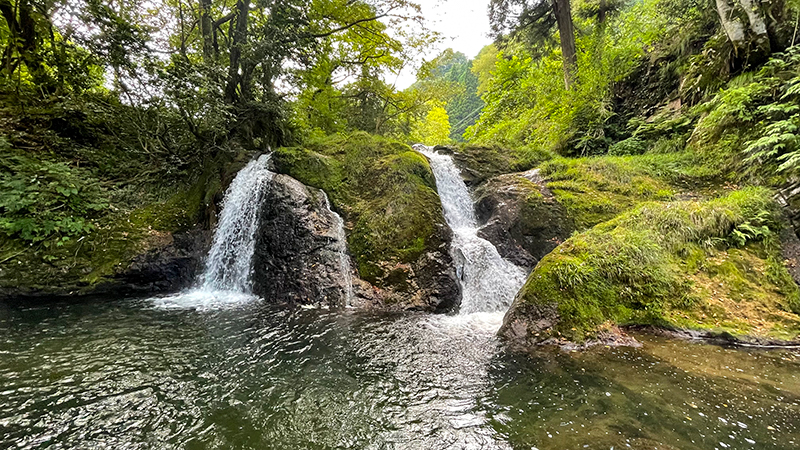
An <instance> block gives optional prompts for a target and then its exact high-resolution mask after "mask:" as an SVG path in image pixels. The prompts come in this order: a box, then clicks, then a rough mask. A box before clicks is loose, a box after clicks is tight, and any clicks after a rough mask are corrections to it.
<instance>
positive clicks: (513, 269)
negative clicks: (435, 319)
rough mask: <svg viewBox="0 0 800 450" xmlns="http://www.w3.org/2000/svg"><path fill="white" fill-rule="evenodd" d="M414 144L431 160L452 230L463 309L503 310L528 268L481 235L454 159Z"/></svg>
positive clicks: (479, 310) (453, 251) (464, 312)
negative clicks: (520, 265) (501, 253)
mask: <svg viewBox="0 0 800 450" xmlns="http://www.w3.org/2000/svg"><path fill="white" fill-rule="evenodd" d="M414 148H415V149H416V150H417V151H419V152H420V153H422V154H423V155H425V156H426V157H427V158H428V160H429V161H430V163H431V169H433V174H434V176H435V177H436V188H437V189H438V191H439V197H440V198H441V199H442V208H443V209H444V218H445V220H446V221H447V224H448V225H450V228H451V229H452V230H453V243H452V247H451V254H452V256H453V260H454V261H455V263H456V273H457V275H458V278H459V281H460V283H461V288H462V298H461V309H460V313H461V314H462V315H464V314H472V313H478V312H504V311H505V310H506V309H508V307H509V306H510V305H511V302H512V300H514V296H515V295H516V294H517V292H518V291H519V289H520V288H521V287H522V285H523V283H525V278H526V273H525V271H524V270H523V269H521V268H520V267H517V266H516V265H514V264H512V263H510V262H508V261H506V260H504V259H503V258H502V257H501V256H500V254H499V253H498V252H497V249H496V248H495V246H494V245H492V243H491V242H489V241H487V240H485V239H483V238H480V237H478V229H479V228H478V219H477V218H476V217H475V208H474V207H473V204H472V198H471V197H470V195H469V191H468V190H467V186H466V184H464V181H463V180H462V179H461V172H460V171H459V170H458V168H457V167H456V165H455V164H454V163H453V159H452V158H451V157H450V156H448V155H443V154H440V153H436V152H434V151H433V149H431V148H430V147H426V146H424V145H416V146H414Z"/></svg>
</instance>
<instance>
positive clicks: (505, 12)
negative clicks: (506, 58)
mask: <svg viewBox="0 0 800 450" xmlns="http://www.w3.org/2000/svg"><path fill="white" fill-rule="evenodd" d="M489 21H490V23H491V26H492V33H493V34H494V36H495V39H500V38H501V37H502V36H503V35H504V34H505V33H507V32H511V33H512V34H529V35H530V36H531V38H529V40H546V39H547V37H548V36H549V33H550V30H551V29H552V27H553V25H555V26H556V27H557V29H558V36H559V42H560V45H561V58H562V66H563V69H564V85H565V86H566V87H567V88H570V86H572V83H573V81H574V78H575V73H576V69H577V65H578V60H577V52H576V50H575V28H574V26H573V23H572V10H571V6H570V1H569V0H533V1H532V2H531V1H529V0H491V1H490V2H489Z"/></svg>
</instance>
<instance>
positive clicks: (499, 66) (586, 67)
mask: <svg viewBox="0 0 800 450" xmlns="http://www.w3.org/2000/svg"><path fill="white" fill-rule="evenodd" d="M656 5H657V1H655V0H652V1H646V2H642V3H636V4H634V5H633V6H631V7H630V8H628V9H626V10H625V11H624V12H623V13H621V14H620V15H618V16H615V17H612V18H607V19H606V21H607V22H608V23H606V24H603V25H602V29H601V27H599V25H598V24H597V22H596V20H595V19H593V18H588V19H584V21H583V22H580V23H579V24H576V27H578V28H581V27H585V29H587V30H596V32H587V33H584V34H582V35H580V36H579V37H578V39H577V46H578V69H577V72H576V75H575V78H576V81H575V83H574V85H573V86H572V87H571V88H570V89H567V88H565V87H564V81H563V71H562V66H561V56H560V52H558V51H557V50H553V51H547V52H544V53H543V54H541V56H540V55H538V54H537V53H536V52H534V51H532V50H531V49H529V48H526V47H524V46H522V45H519V44H516V45H515V44H509V45H507V46H506V47H505V49H504V50H503V51H502V52H500V53H499V54H498V55H497V57H496V60H495V66H494V70H493V72H492V77H491V78H490V81H489V83H488V87H487V89H486V92H485V93H484V94H483V97H482V98H483V100H484V101H485V102H486V104H487V106H486V108H484V110H483V112H482V114H481V117H480V119H479V120H478V122H477V123H476V124H475V125H474V126H472V127H470V128H469V129H468V130H467V133H466V136H467V138H468V139H469V140H470V141H472V142H476V143H481V144H487V143H496V144H500V145H505V146H531V147H538V148H544V149H547V150H550V151H556V152H559V153H561V154H564V155H575V154H580V155H591V154H598V153H604V152H606V150H607V149H608V146H609V144H610V143H611V142H612V141H613V139H614V137H615V135H616V134H619V133H620V132H622V131H623V130H614V129H613V121H612V118H613V117H614V112H613V107H612V105H611V102H610V99H611V93H612V91H611V88H612V86H613V84H614V83H615V82H618V81H620V80H622V79H623V78H624V77H626V76H627V75H628V74H629V73H631V71H632V70H633V69H634V68H635V67H636V66H637V65H638V64H639V61H640V58H642V57H643V56H644V55H645V54H646V51H647V49H648V46H650V45H652V44H653V43H654V42H656V40H657V39H658V38H660V37H661V36H662V33H663V30H664V28H665V27H666V24H667V23H668V21H669V18H667V17H665V16H664V15H661V14H659V13H658V12H657V11H656Z"/></svg>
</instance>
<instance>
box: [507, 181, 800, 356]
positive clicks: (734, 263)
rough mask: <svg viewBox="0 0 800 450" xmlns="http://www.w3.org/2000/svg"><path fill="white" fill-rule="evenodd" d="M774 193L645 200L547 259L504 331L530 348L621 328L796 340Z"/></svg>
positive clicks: (794, 296)
mask: <svg viewBox="0 0 800 450" xmlns="http://www.w3.org/2000/svg"><path fill="white" fill-rule="evenodd" d="M784 226H786V225H785V223H784V221H783V220H782V215H781V212H780V210H779V209H778V207H777V205H776V203H775V202H774V200H773V199H772V196H771V193H770V191H768V190H767V189H764V188H746V189H742V190H738V191H734V192H730V193H728V194H726V195H723V196H720V197H718V198H714V199H710V200H704V201H694V200H684V201H680V200H679V201H669V202H656V201H654V202H645V203H643V204H641V205H639V206H637V207H636V208H634V209H633V210H631V211H629V212H626V213H623V214H622V215H620V216H618V217H616V218H614V219H611V220H609V221H606V222H603V223H601V224H599V225H596V226H595V227H593V228H591V229H589V230H587V231H584V232H582V233H578V234H575V235H573V236H572V237H571V238H570V239H568V240H567V241H566V242H564V243H563V244H561V245H560V246H559V247H557V248H556V249H555V250H554V251H553V252H552V253H550V254H549V255H547V256H545V257H544V258H543V259H542V260H541V261H540V263H539V264H538V266H537V267H536V269H535V270H534V271H533V272H532V273H531V275H530V277H529V278H528V281H527V282H526V284H525V286H524V287H523V289H522V290H521V291H520V293H519V294H518V295H517V297H516V299H515V300H514V304H513V305H512V307H511V309H510V310H509V312H508V313H507V315H506V317H505V321H504V325H503V328H502V329H501V331H500V334H501V335H502V336H504V337H506V338H507V339H509V340H511V341H513V342H517V343H524V344H525V345H531V344H537V343H542V342H558V341H559V340H561V339H563V340H568V341H572V342H578V343H581V342H585V341H587V340H592V339H594V338H596V337H597V336H598V335H599V334H600V333H601V332H602V331H603V330H605V329H610V328H613V327H615V326H617V325H644V324H646V325H654V326H657V327H664V328H670V329H690V330H702V331H713V332H718V333H729V334H731V335H734V336H754V337H761V338H767V339H780V340H792V339H795V338H796V337H797V335H798V333H800V316H798V315H797V313H798V312H800V294H799V293H798V288H797V285H796V284H795V283H794V281H793V280H792V278H791V276H790V275H789V272H788V271H787V269H786V267H785V266H784V264H783V259H782V257H781V253H780V241H779V235H780V232H781V230H782V228H783V227H784Z"/></svg>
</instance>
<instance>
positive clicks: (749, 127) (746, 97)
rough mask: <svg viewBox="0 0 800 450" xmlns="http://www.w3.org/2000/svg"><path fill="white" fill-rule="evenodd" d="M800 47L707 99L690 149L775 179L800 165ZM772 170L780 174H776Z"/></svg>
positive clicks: (746, 173) (749, 173) (753, 174)
mask: <svg viewBox="0 0 800 450" xmlns="http://www.w3.org/2000/svg"><path fill="white" fill-rule="evenodd" d="M798 68H800V50H799V49H798V48H797V47H792V48H791V49H789V50H787V51H786V52H785V53H781V54H776V55H774V56H773V58H772V59H771V60H770V61H769V62H768V63H766V64H765V65H764V66H763V67H762V68H761V69H760V70H759V71H758V72H757V73H755V74H751V75H750V76H747V77H740V79H736V80H733V81H731V83H730V84H729V86H728V87H727V88H726V89H724V90H722V91H720V92H719V93H718V94H717V95H716V96H715V97H714V98H713V99H712V100H711V101H710V102H708V103H707V104H704V105H700V106H699V107H698V108H700V109H701V110H702V111H706V112H707V115H706V116H705V117H703V118H702V119H701V120H700V122H699V123H698V125H697V127H696V129H695V131H694V133H693V136H692V140H691V144H692V147H693V149H695V150H696V151H698V152H700V153H702V154H705V155H708V158H715V159H718V160H723V161H724V162H723V164H724V165H725V166H726V167H728V168H729V169H730V170H736V171H740V172H741V175H740V176H751V177H757V178H761V179H766V180H767V182H769V183H779V182H780V180H781V179H785V177H786V176H787V175H794V174H796V173H798V170H799V169H800V140H799V139H798V134H797V132H798V127H799V126H800V107H798V103H797V102H798V99H800V77H798V75H797V70H798ZM776 172H778V173H783V175H779V176H777V178H776Z"/></svg>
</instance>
